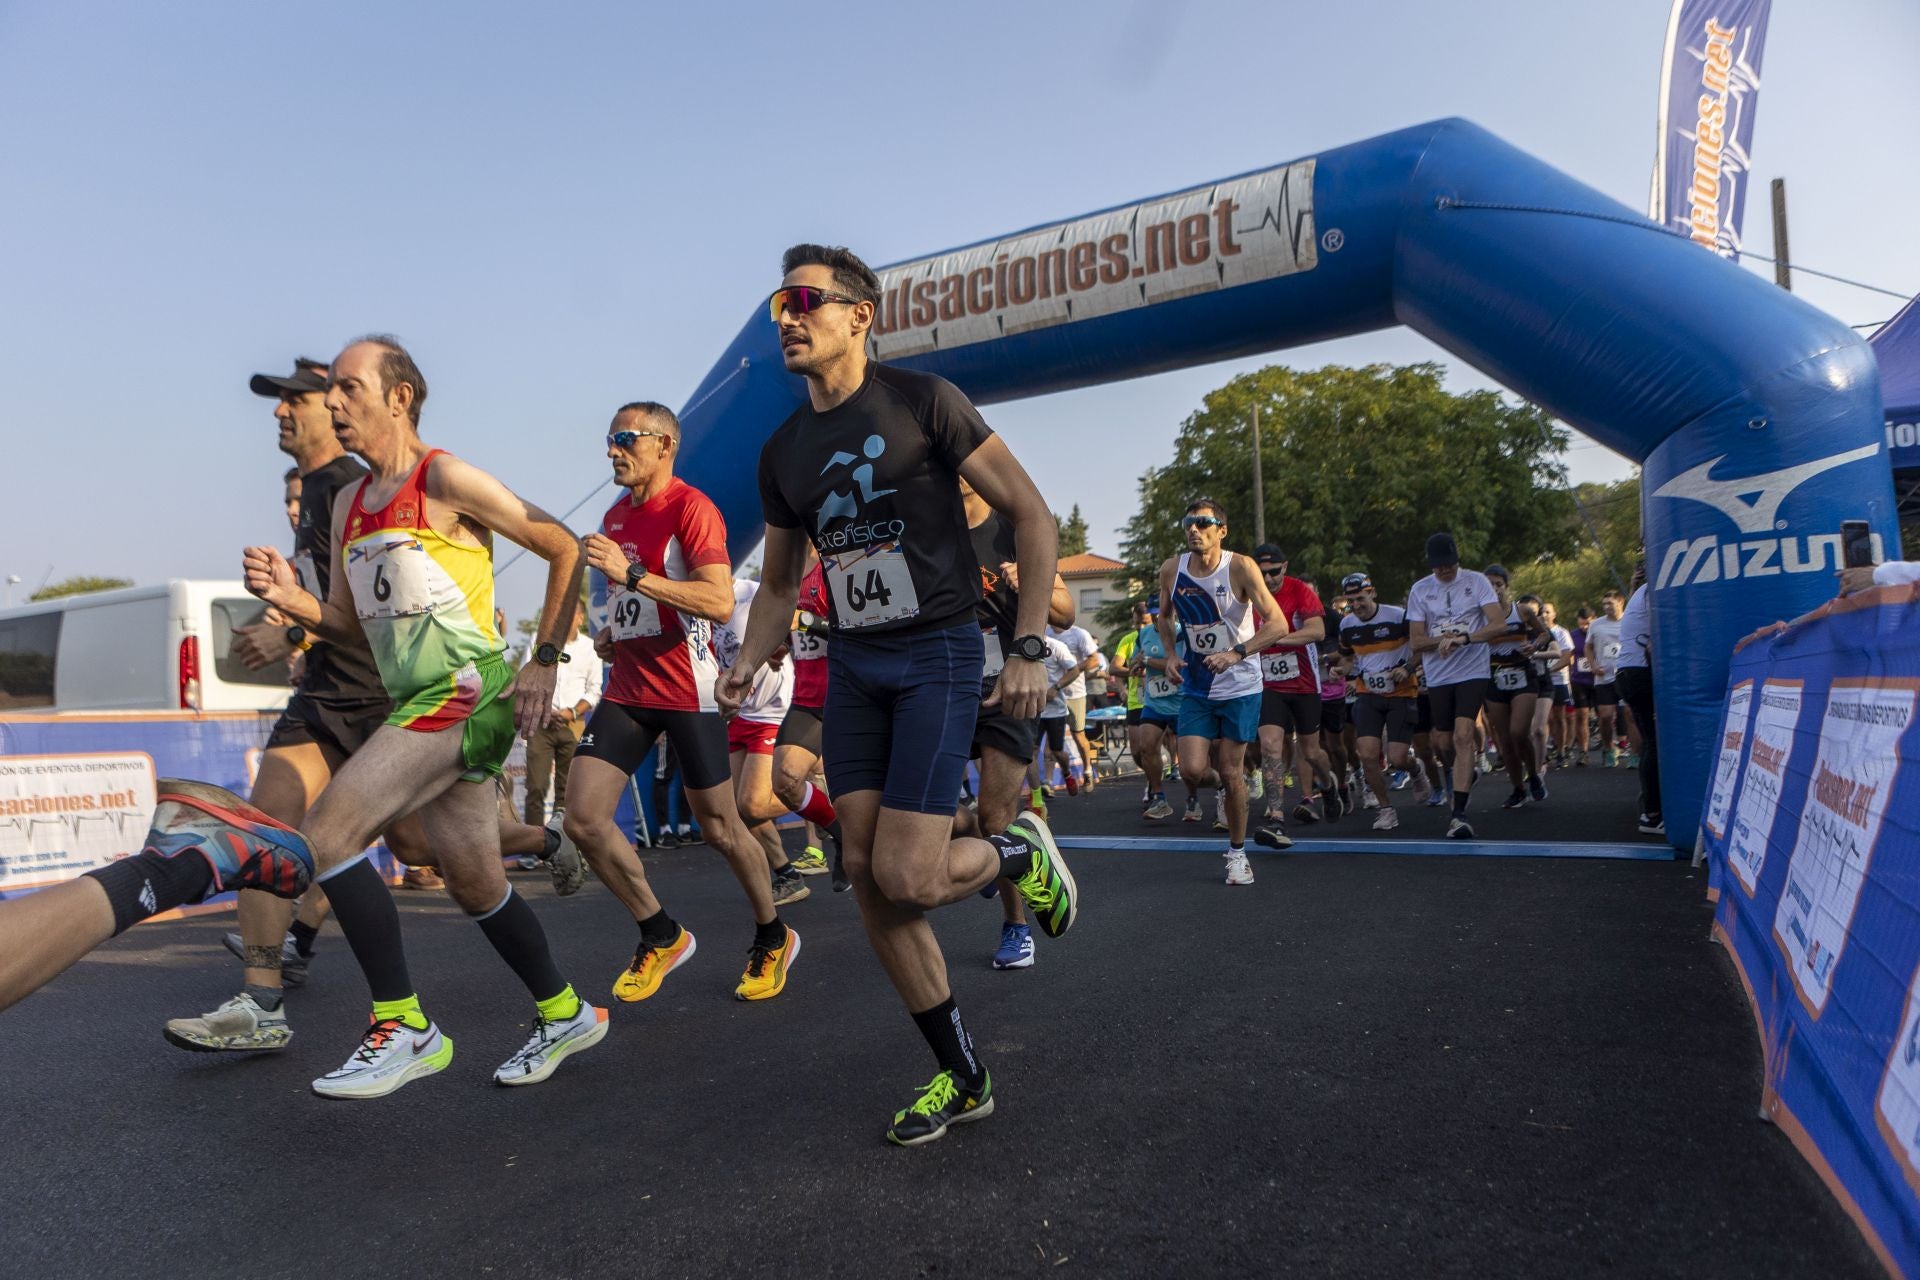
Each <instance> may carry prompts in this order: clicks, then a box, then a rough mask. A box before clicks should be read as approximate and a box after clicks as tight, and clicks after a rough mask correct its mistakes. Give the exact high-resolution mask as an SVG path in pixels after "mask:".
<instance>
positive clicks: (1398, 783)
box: [1387, 769, 1413, 791]
mask: <svg viewBox="0 0 1920 1280" xmlns="http://www.w3.org/2000/svg"><path fill="white" fill-rule="evenodd" d="M1412 781H1413V775H1412V774H1411V773H1408V772H1407V771H1406V770H1405V769H1389V770H1387V790H1389V791H1405V790H1406V789H1407V784H1408V783H1410V782H1412Z"/></svg>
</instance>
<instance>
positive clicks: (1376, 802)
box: [1360, 787, 1380, 809]
mask: <svg viewBox="0 0 1920 1280" xmlns="http://www.w3.org/2000/svg"><path fill="white" fill-rule="evenodd" d="M1360 807H1361V808H1362V809H1378V808H1379V807H1380V797H1379V796H1376V795H1375V794H1373V788H1372V787H1368V788H1366V789H1365V790H1364V791H1362V792H1361V793H1360Z"/></svg>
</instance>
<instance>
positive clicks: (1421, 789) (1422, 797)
mask: <svg viewBox="0 0 1920 1280" xmlns="http://www.w3.org/2000/svg"><path fill="white" fill-rule="evenodd" d="M1407 776H1408V777H1409V778H1411V779H1412V780H1413V802H1414V803H1415V804H1426V803H1427V797H1428V796H1431V795H1432V794H1433V784H1432V783H1430V782H1428V781H1427V766H1425V765H1424V764H1421V763H1419V762H1418V761H1415V762H1414V767H1413V768H1412V769H1410V770H1408V771H1407Z"/></svg>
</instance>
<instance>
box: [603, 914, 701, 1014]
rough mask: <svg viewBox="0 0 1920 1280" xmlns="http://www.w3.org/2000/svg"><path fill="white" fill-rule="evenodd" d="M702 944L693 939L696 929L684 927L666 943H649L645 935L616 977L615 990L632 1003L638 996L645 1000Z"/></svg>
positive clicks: (623, 998)
mask: <svg viewBox="0 0 1920 1280" xmlns="http://www.w3.org/2000/svg"><path fill="white" fill-rule="evenodd" d="M698 946H699V944H698V943H696V942H695V941H694V940H693V932H692V931H691V930H689V929H686V928H682V929H681V930H680V936H679V937H677V938H675V939H674V940H673V941H672V942H670V943H668V944H667V945H666V946H664V947H655V946H649V945H648V944H647V942H646V941H645V940H644V939H643V940H642V941H641V943H640V945H639V946H638V947H637V948H635V949H634V953H633V963H631V964H629V965H628V966H627V967H626V969H625V970H623V971H622V972H621V974H620V976H619V977H618V978H615V979H614V980H613V994H614V996H615V997H616V998H618V999H621V1000H625V1001H627V1002H628V1003H629V1004H631V1003H632V1002H633V1001H635V1000H645V999H646V998H647V997H648V996H650V995H652V994H653V993H654V992H656V991H658V990H659V989H660V984H661V983H662V982H664V981H666V977H667V975H668V974H670V973H672V972H673V971H674V970H675V969H678V968H679V967H680V966H681V965H683V964H685V963H686V962H687V961H689V960H691V959H693V953H694V950H695V948H696V947H698Z"/></svg>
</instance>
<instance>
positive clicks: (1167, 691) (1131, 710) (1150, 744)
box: [1115, 597, 1179, 822]
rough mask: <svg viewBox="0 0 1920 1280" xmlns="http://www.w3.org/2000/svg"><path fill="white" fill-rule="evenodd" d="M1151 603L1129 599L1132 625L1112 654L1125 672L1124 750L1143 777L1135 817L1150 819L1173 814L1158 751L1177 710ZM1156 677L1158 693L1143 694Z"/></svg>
mask: <svg viewBox="0 0 1920 1280" xmlns="http://www.w3.org/2000/svg"><path fill="white" fill-rule="evenodd" d="M1157 602H1158V597H1155V599H1154V600H1153V601H1147V600H1136V601H1135V602H1134V605H1133V630H1131V631H1129V632H1128V633H1127V634H1126V635H1125V636H1124V637H1122V639H1121V641H1120V644H1121V645H1123V646H1125V656H1124V657H1116V658H1115V662H1116V663H1117V664H1124V666H1125V668H1126V671H1127V676H1128V678H1127V724H1128V729H1127V749H1128V751H1130V752H1131V753H1132V755H1133V762H1134V763H1135V764H1137V765H1139V766H1140V772H1141V773H1142V774H1144V775H1145V777H1146V784H1145V789H1144V791H1143V792H1142V796H1141V812H1140V816H1141V818H1142V819H1143V820H1145V821H1151V822H1158V821H1160V820H1162V819H1164V818H1171V817H1172V816H1173V806H1172V805H1170V804H1168V803H1167V791H1166V786H1167V776H1166V766H1167V759H1166V756H1165V754H1163V750H1164V748H1166V747H1168V746H1170V745H1171V744H1170V743H1168V741H1167V733H1166V730H1167V729H1168V728H1169V727H1170V726H1171V725H1172V724H1173V723H1174V717H1175V716H1176V715H1177V713H1178V711H1179V702H1178V700H1177V699H1176V698H1175V697H1174V696H1173V693H1174V691H1173V689H1172V684H1171V682H1170V681H1168V679H1167V670H1166V669H1167V664H1166V655H1165V654H1164V653H1161V652H1160V631H1159V629H1158V627H1156V626H1155V625H1154V612H1155V610H1154V605H1155V604H1156V603H1157ZM1156 681H1158V682H1159V684H1160V685H1161V686H1163V696H1162V697H1161V698H1158V699H1149V698H1148V696H1147V688H1148V686H1149V685H1152V684H1154V683H1155V682H1156Z"/></svg>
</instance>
